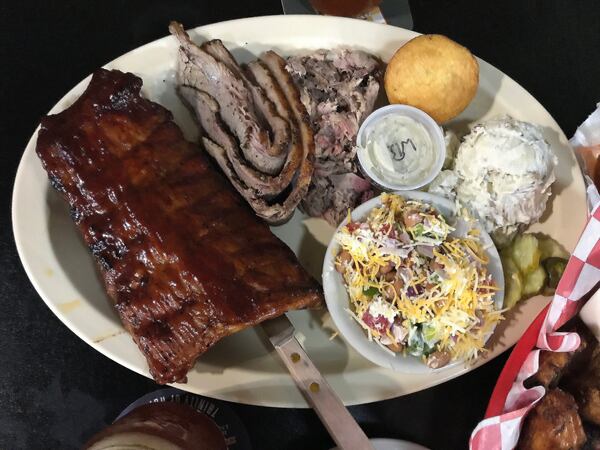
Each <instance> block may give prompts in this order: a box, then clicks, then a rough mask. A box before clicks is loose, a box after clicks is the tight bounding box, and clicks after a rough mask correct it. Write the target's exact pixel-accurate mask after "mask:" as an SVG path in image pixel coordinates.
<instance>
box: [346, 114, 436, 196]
mask: <svg viewBox="0 0 600 450" xmlns="http://www.w3.org/2000/svg"><path fill="white" fill-rule="evenodd" d="M393 115H395V116H405V117H409V118H411V119H413V120H415V121H416V122H418V123H420V124H421V125H423V126H424V127H425V130H427V132H428V133H429V136H430V137H431V143H432V145H433V148H434V151H435V152H436V153H437V156H436V160H435V162H434V164H433V165H432V166H431V167H430V168H429V170H428V171H427V172H426V173H425V174H424V175H423V177H422V178H421V179H420V180H418V181H416V182H414V183H410V184H408V183H407V184H398V183H395V182H393V181H392V180H387V179H385V178H383V177H381V176H380V175H379V174H377V173H376V172H375V171H373V169H372V167H371V164H370V163H369V162H368V156H367V152H366V151H365V147H366V145H367V138H368V137H369V134H370V131H371V129H372V128H373V127H374V126H375V124H377V122H379V121H381V120H382V119H383V118H384V117H387V116H393ZM356 144H357V146H358V151H357V152H356V155H357V157H358V163H359V165H360V169H361V171H362V173H363V174H364V175H365V176H366V177H368V178H369V179H370V180H371V181H372V182H373V183H375V184H376V185H378V186H379V187H381V188H382V189H384V190H388V191H411V190H413V189H419V188H421V187H423V186H426V185H428V184H429V183H431V182H432V181H433V180H434V178H435V177H436V176H437V175H438V174H439V173H440V171H441V170H442V166H443V165H444V160H445V159H446V142H445V141H444V133H443V131H442V129H441V128H440V126H439V125H438V124H437V123H436V121H435V120H433V118H432V117H431V116H429V115H428V114H427V113H426V112H424V111H422V110H420V109H418V108H415V107H413V106H409V105H387V106H384V107H382V108H379V109H376V110H375V111H373V112H372V113H371V114H369V116H367V118H366V119H365V120H364V122H363V123H362V125H361V126H360V128H359V130H358V134H357V135H356Z"/></svg>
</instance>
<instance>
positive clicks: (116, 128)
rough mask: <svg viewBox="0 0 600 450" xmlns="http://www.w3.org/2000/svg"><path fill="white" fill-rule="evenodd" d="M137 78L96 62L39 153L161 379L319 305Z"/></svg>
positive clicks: (289, 257) (286, 257) (293, 264)
mask: <svg viewBox="0 0 600 450" xmlns="http://www.w3.org/2000/svg"><path fill="white" fill-rule="evenodd" d="M141 86H142V80H141V79H140V78H138V77H136V76H134V75H132V74H129V73H122V72H119V71H116V70H112V71H107V70H104V69H99V70H98V71H96V72H95V73H94V75H93V77H92V80H91V82H90V84H89V86H88V88H87V89H86V91H85V92H84V93H83V95H82V96H81V97H80V98H79V99H78V100H77V101H76V102H75V103H74V104H73V105H72V106H71V107H69V108H68V109H67V110H65V111H63V112H61V113H60V114H57V115H52V116H48V117H45V118H44V119H43V120H42V124H41V129H40V132H39V135H38V143H37V150H36V151H37V154H38V156H39V157H40V159H41V160H42V163H43V166H44V168H45V169H46V171H47V172H48V177H49V178H50V182H51V184H52V186H53V187H54V188H55V189H56V190H58V191H59V192H60V193H61V195H62V196H63V197H64V199H65V200H66V201H67V202H68V203H69V205H70V207H71V214H72V217H73V220H74V221H75V223H76V224H77V226H78V227H79V230H80V231H81V234H82V235H83V238H84V240H85V242H86V244H87V245H88V247H89V249H90V250H91V252H92V254H93V255H94V257H95V260H96V262H97V265H98V267H99V273H100V276H101V278H102V280H103V282H104V285H105V288H106V291H107V293H108V295H109V297H110V299H111V300H112V302H113V304H114V307H115V309H116V311H117V312H118V314H119V316H120V318H121V321H122V322H123V325H124V326H125V328H126V329H127V330H128V331H129V333H130V334H131V336H132V337H133V339H134V340H135V342H136V343H137V345H138V346H139V348H140V350H141V351H142V352H143V354H144V355H145V357H146V359H147V361H148V365H149V368H150V373H151V374H152V376H153V377H154V379H155V380H156V381H157V382H159V383H170V382H177V381H178V382H183V381H185V380H186V374H187V372H188V371H189V370H190V368H191V367H192V366H193V364H194V362H195V360H196V358H197V357H198V356H199V355H201V354H202V353H204V352H205V351H206V350H207V349H208V348H209V347H211V346H212V345H213V344H214V343H215V342H217V341H218V340H219V339H221V338H223V337H224V336H227V335H230V334H232V333H235V332H236V331H239V330H241V329H243V328H246V327H251V326H253V325H255V324H257V323H259V322H261V321H264V320H266V319H269V318H272V317H276V316H279V315H281V314H283V313H284V312H286V311H289V310H292V309H298V308H304V307H308V306H315V305H318V304H320V303H321V301H322V294H321V291H320V288H319V286H318V285H317V283H316V282H315V280H314V279H312V278H311V277H310V276H309V275H308V274H307V273H306V272H305V271H304V270H303V269H302V267H301V266H300V265H299V264H298V261H297V260H296V257H295V256H294V254H293V253H292V252H291V251H290V249H289V248H288V247H287V246H286V245H285V244H283V243H282V242H281V241H280V240H279V239H277V238H276V237H275V236H274V235H273V234H272V233H271V232H270V230H269V228H268V226H267V225H266V224H264V223H263V222H262V221H261V220H259V219H258V218H257V217H256V216H255V215H254V213H253V212H252V211H251V209H250V208H249V207H248V206H247V205H246V203H245V202H244V200H243V199H242V198H241V197H239V196H238V195H237V193H236V192H235V191H234V190H233V188H232V187H231V186H230V184H229V183H228V182H227V180H226V179H225V178H224V177H223V176H222V175H221V174H220V173H219V172H218V171H217V169H215V168H214V167H213V166H212V165H211V163H210V162H209V161H208V158H207V157H206V156H205V155H204V153H203V152H201V151H199V150H198V149H197V148H196V147H195V146H194V145H192V144H190V143H189V142H187V141H186V140H185V139H184V137H183V135H182V133H181V130H180V129H179V128H178V127H177V125H176V124H175V123H174V122H173V121H172V116H171V113H170V112H169V111H168V110H166V109H165V108H163V107H162V106H160V105H158V104H156V103H153V102H151V101H149V100H146V99H144V98H143V97H141V96H140V88H141Z"/></svg>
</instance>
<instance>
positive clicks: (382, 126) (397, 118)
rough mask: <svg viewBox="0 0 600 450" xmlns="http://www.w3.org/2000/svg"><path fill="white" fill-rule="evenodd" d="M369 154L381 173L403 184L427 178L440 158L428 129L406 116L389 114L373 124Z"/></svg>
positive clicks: (366, 152) (379, 174)
mask: <svg viewBox="0 0 600 450" xmlns="http://www.w3.org/2000/svg"><path fill="white" fill-rule="evenodd" d="M365 156H367V158H365V159H366V163H367V164H368V165H369V166H370V167H369V168H370V169H371V170H372V171H373V172H374V173H375V174H376V175H377V176H379V177H380V178H382V179H384V180H386V181H389V182H391V183H394V184H400V185H410V184H415V183H418V182H419V181H421V180H423V179H424V178H426V177H427V175H428V174H429V172H430V171H431V169H432V167H433V166H434V164H435V162H436V160H437V158H438V155H437V149H436V148H434V145H433V142H432V139H431V136H430V134H429V132H428V131H427V129H426V128H425V127H424V126H423V124H421V123H420V122H418V121H416V120H415V119H413V118H411V117H407V116H404V115H388V116H385V117H384V118H382V119H381V120H380V121H378V122H377V123H376V124H375V125H374V126H373V127H372V129H371V130H370V132H369V134H368V136H367V139H366V145H365Z"/></svg>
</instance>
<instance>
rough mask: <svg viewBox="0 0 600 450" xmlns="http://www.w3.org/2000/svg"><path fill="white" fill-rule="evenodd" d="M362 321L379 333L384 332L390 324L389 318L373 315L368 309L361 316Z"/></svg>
mask: <svg viewBox="0 0 600 450" xmlns="http://www.w3.org/2000/svg"><path fill="white" fill-rule="evenodd" d="M362 321H363V322H364V323H365V325H366V326H368V327H369V328H371V329H373V330H376V331H378V332H379V333H385V332H386V330H388V329H389V328H390V326H391V325H392V324H391V323H390V321H389V320H387V319H386V318H385V317H383V316H379V315H378V316H376V317H375V316H373V315H372V314H371V313H370V312H369V311H366V312H365V313H364V314H363V316H362Z"/></svg>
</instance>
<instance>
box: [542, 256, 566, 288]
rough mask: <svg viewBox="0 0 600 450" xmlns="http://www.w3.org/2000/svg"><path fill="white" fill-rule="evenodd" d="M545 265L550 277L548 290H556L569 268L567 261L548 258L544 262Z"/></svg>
mask: <svg viewBox="0 0 600 450" xmlns="http://www.w3.org/2000/svg"><path fill="white" fill-rule="evenodd" d="M543 265H544V269H545V271H546V273H547V275H548V288H550V289H552V290H554V289H556V286H558V282H559V281H560V279H561V277H562V275H563V272H564V271H565V268H566V267H567V260H566V259H564V258H548V259H545V260H544V262H543Z"/></svg>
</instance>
